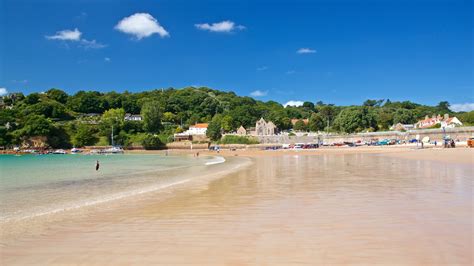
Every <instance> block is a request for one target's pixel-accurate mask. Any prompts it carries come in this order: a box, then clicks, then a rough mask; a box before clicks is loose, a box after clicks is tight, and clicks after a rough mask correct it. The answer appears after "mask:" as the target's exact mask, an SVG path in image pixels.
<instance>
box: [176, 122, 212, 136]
mask: <svg viewBox="0 0 474 266" xmlns="http://www.w3.org/2000/svg"><path fill="white" fill-rule="evenodd" d="M208 126H209V124H207V123H199V124H195V125H194V126H190V127H189V129H188V130H186V131H185V132H183V133H182V134H183V135H206V132H207V127H208Z"/></svg>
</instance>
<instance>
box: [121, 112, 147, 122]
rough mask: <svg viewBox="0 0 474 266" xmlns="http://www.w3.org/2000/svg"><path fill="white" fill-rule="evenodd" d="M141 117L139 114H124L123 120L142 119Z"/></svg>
mask: <svg viewBox="0 0 474 266" xmlns="http://www.w3.org/2000/svg"><path fill="white" fill-rule="evenodd" d="M142 120H143V118H142V116H141V115H132V114H129V113H127V114H125V121H142Z"/></svg>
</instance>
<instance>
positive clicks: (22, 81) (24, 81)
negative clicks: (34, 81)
mask: <svg viewBox="0 0 474 266" xmlns="http://www.w3.org/2000/svg"><path fill="white" fill-rule="evenodd" d="M12 82H13V83H22V84H26V83H28V80H27V79H12Z"/></svg>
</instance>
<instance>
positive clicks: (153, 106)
mask: <svg viewBox="0 0 474 266" xmlns="http://www.w3.org/2000/svg"><path fill="white" fill-rule="evenodd" d="M142 117H143V128H144V129H145V131H146V132H149V133H158V132H159V131H160V130H161V129H162V128H163V125H162V123H161V117H162V108H161V107H160V103H159V102H158V101H156V100H152V101H147V102H145V103H144V104H143V106H142Z"/></svg>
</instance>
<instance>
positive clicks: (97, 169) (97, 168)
mask: <svg viewBox="0 0 474 266" xmlns="http://www.w3.org/2000/svg"><path fill="white" fill-rule="evenodd" d="M99 167H100V163H99V160H97V161H96V162H95V170H96V171H99Z"/></svg>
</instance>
